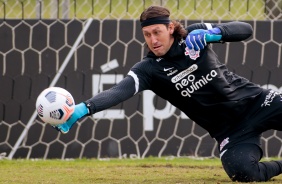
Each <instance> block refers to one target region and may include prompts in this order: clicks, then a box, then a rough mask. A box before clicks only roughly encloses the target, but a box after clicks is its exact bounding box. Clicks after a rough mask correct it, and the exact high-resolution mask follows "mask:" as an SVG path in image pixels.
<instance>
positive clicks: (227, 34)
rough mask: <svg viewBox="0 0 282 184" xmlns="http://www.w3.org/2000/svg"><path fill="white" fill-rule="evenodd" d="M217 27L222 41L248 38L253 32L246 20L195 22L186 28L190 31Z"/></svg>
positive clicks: (236, 40)
mask: <svg viewBox="0 0 282 184" xmlns="http://www.w3.org/2000/svg"><path fill="white" fill-rule="evenodd" d="M215 27H218V28H219V29H220V31H221V35H222V38H221V41H222V42H238V41H242V40H245V39H247V38H249V37H250V36H251V35H252V34H253V28H252V26H251V25H250V24H248V23H246V22H239V21H234V22H227V23H220V24H214V23H195V24H191V25H189V26H188V27H187V28H186V29H187V31H188V32H191V31H193V30H195V29H212V28H215Z"/></svg>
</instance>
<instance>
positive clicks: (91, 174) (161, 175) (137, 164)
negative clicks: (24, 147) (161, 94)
mask: <svg viewBox="0 0 282 184" xmlns="http://www.w3.org/2000/svg"><path fill="white" fill-rule="evenodd" d="M274 182H275V183H282V176H277V177H275V178H273V179H272V180H271V181H269V182H266V184H268V183H274ZM0 183H9V184H10V183H60V184H61V183H62V184H63V183H68V184H69V183H79V184H83V183H95V184H96V183H101V184H102V183H103V184H118V183H126V184H129V183H132V184H134V183H142V184H149V183H150V184H174V183H175V184H176V183H177V184H184V183H205V184H208V183H216V184H223V183H237V182H231V181H230V179H229V178H228V176H227V175H226V173H225V172H224V170H223V168H222V166H221V163H220V160H219V159H205V160H195V159H190V158H174V159H166V158H145V159H134V160H133V159H111V160H103V161H101V160H96V159H81V160H69V161H63V160H35V161H32V160H0Z"/></svg>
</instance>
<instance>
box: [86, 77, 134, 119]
mask: <svg viewBox="0 0 282 184" xmlns="http://www.w3.org/2000/svg"><path fill="white" fill-rule="evenodd" d="M134 94H135V82H134V80H133V78H132V77H131V76H126V77H125V78H124V79H123V80H122V81H121V82H120V83H118V84H117V85H115V86H113V87H112V88H110V89H108V90H106V91H103V92H101V93H99V94H97V95H95V96H94V97H92V98H90V99H89V100H86V101H85V102H84V103H85V104H86V105H87V107H88V109H89V114H94V113H96V112H99V111H102V110H105V109H108V108H110V107H112V106H115V105H117V104H119V103H121V102H123V101H125V100H127V99H129V98H130V97H132V96H133V95H134Z"/></svg>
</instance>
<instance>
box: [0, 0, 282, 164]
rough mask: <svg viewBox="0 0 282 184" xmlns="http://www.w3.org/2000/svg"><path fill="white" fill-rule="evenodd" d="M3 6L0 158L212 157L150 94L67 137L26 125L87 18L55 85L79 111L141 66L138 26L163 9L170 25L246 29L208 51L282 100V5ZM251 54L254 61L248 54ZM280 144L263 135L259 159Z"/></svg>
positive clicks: (100, 1) (211, 0) (102, 2)
mask: <svg viewBox="0 0 282 184" xmlns="http://www.w3.org/2000/svg"><path fill="white" fill-rule="evenodd" d="M0 3H1V4H0V18H2V20H0V33H1V34H0V38H1V39H0V40H1V41H2V44H1V45H0V71H1V74H2V75H1V79H0V85H1V86H4V87H3V89H2V91H1V93H2V94H1V95H0V98H1V99H0V113H1V114H0V118H1V121H0V153H1V155H2V158H3V157H4V156H6V154H5V153H8V154H10V158H13V157H25V158H34V157H40V158H70V157H72V158H83V157H97V158H103V157H119V158H124V157H134V158H135V157H138V158H141V157H146V156H149V155H156V156H164V155H175V156H187V155H188V156H208V157H215V156H218V153H217V144H216V142H215V141H214V140H213V139H212V138H211V137H210V136H209V134H208V133H207V132H206V131H205V130H203V129H202V128H200V127H199V126H197V125H196V124H195V123H194V122H192V121H190V120H189V119H188V118H187V117H186V116H185V115H183V114H182V113H181V112H179V110H177V109H176V108H175V107H173V106H171V105H170V104H169V103H167V102H165V101H164V100H162V99H160V98H159V97H156V96H155V95H154V94H153V93H151V92H147V91H146V92H144V93H142V94H140V95H137V96H135V97H134V98H132V99H130V100H128V101H126V102H124V103H122V104H120V105H118V106H116V107H113V108H111V109H109V110H107V111H103V112H101V113H98V114H96V115H95V116H94V117H87V118H85V119H83V120H82V121H81V122H80V123H79V124H77V125H76V126H75V127H74V128H73V129H72V130H71V132H70V133H68V134H66V135H62V134H59V133H57V132H56V131H55V130H53V129H52V128H51V126H49V125H46V124H43V123H42V122H41V121H40V120H39V119H35V120H33V119H32V117H33V112H34V104H35V100H36V97H37V95H38V94H39V93H40V91H41V90H42V89H44V88H46V87H48V86H49V85H50V83H51V81H52V80H53V79H54V77H55V76H56V74H57V72H58V71H59V69H60V67H61V65H62V63H63V61H64V60H65V59H66V58H67V55H68V54H69V53H70V50H71V48H72V46H73V44H74V42H75V41H76V40H77V38H78V36H79V34H80V32H81V30H83V29H84V28H85V25H86V22H87V20H85V19H88V18H94V21H93V22H92V23H91V26H90V27H89V28H88V29H87V32H85V33H84V37H83V38H82V40H81V42H80V43H79V44H78V47H77V49H76V50H75V51H74V53H73V54H72V56H71V58H70V62H69V64H68V66H67V67H66V69H65V70H64V72H63V73H62V76H60V79H59V80H58V82H57V83H56V85H58V86H62V87H64V88H66V89H68V90H69V91H71V92H72V93H73V96H74V97H75V100H76V101H77V102H79V101H83V100H85V99H88V98H90V97H91V96H93V95H95V94H96V93H98V92H100V91H103V90H105V89H106V88H108V87H109V86H112V85H114V84H116V83H117V82H119V81H120V80H121V79H122V78H123V77H124V76H125V74H126V73H127V72H128V70H129V68H130V66H132V63H135V62H137V61H139V60H140V59H141V58H142V56H143V55H144V53H145V51H144V48H143V43H144V40H143V38H142V35H141V34H140V30H139V29H140V27H139V23H138V20H136V19H138V18H139V15H140V13H141V12H142V11H143V10H144V8H146V7H148V6H150V5H162V6H166V7H169V8H170V10H171V14H172V16H171V17H172V18H173V19H180V20H184V24H185V25H187V24H190V23H192V22H193V21H195V22H199V21H207V20H210V21H215V22H221V21H228V20H245V21H249V22H250V23H251V24H252V25H253V27H254V35H253V37H252V38H251V39H249V40H248V41H244V42H240V43H232V44H224V45H214V49H215V51H217V52H218V53H219V58H220V60H221V61H222V62H225V63H226V64H227V65H228V67H229V68H231V70H234V71H235V72H236V73H238V74H241V75H243V76H245V77H246V78H248V79H250V80H251V81H254V82H256V83H259V84H260V85H264V87H265V88H273V89H277V90H280V91H282V90H281V88H280V86H281V85H282V84H281V82H280V81H279V80H277V79H279V77H280V78H281V77H282V76H280V75H281V74H280V73H281V71H280V70H281V69H280V68H279V67H280V63H281V51H282V49H281V48H282V45H281V43H282V38H281V36H280V33H279V31H280V32H281V28H282V26H281V21H279V19H281V18H282V15H281V11H282V10H281V7H282V1H277V0H276V1H275V0H266V1H265V0H242V1H235V0H197V1H196V0H178V1H175V0H58V1H48V0H0ZM14 19H15V20H14ZM258 50H259V54H255V53H256V52H257V51H258ZM253 51H255V52H253ZM31 58H32V59H31ZM30 121H31V124H29V122H30ZM24 131H26V132H24ZM23 132H24V134H22V133H23ZM20 135H23V136H22V140H20ZM281 139H282V138H281V133H280V132H278V131H269V132H266V133H265V134H264V136H263V138H262V143H263V148H264V151H265V156H278V157H280V156H281V154H282V149H281V143H282V140H281ZM19 140H20V141H19ZM17 141H18V142H17ZM17 143H19V144H18V145H17ZM273 145H274V146H273ZM277 145H279V146H277ZM3 155H4V156H3ZM0 159H1V156H0Z"/></svg>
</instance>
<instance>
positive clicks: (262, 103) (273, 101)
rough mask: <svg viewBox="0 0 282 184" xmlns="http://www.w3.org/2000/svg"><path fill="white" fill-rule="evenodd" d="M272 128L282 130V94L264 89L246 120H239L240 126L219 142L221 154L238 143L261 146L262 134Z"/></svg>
mask: <svg viewBox="0 0 282 184" xmlns="http://www.w3.org/2000/svg"><path fill="white" fill-rule="evenodd" d="M271 129H274V130H280V131H281V130H282V94H281V93H280V92H276V91H273V90H264V91H263V92H262V93H261V94H260V96H259V98H258V99H257V101H256V103H254V105H253V108H252V109H250V110H249V113H248V115H247V116H246V117H245V118H244V120H243V121H242V122H238V126H237V127H236V128H235V129H234V130H233V131H232V132H230V134H229V135H227V136H226V137H225V138H224V139H223V141H220V142H219V152H220V155H221V156H222V154H223V153H224V152H225V151H226V150H227V149H229V148H231V147H233V146H235V145H238V144H243V143H253V144H256V145H258V146H260V137H261V134H262V133H263V132H265V131H267V130H271Z"/></svg>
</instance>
